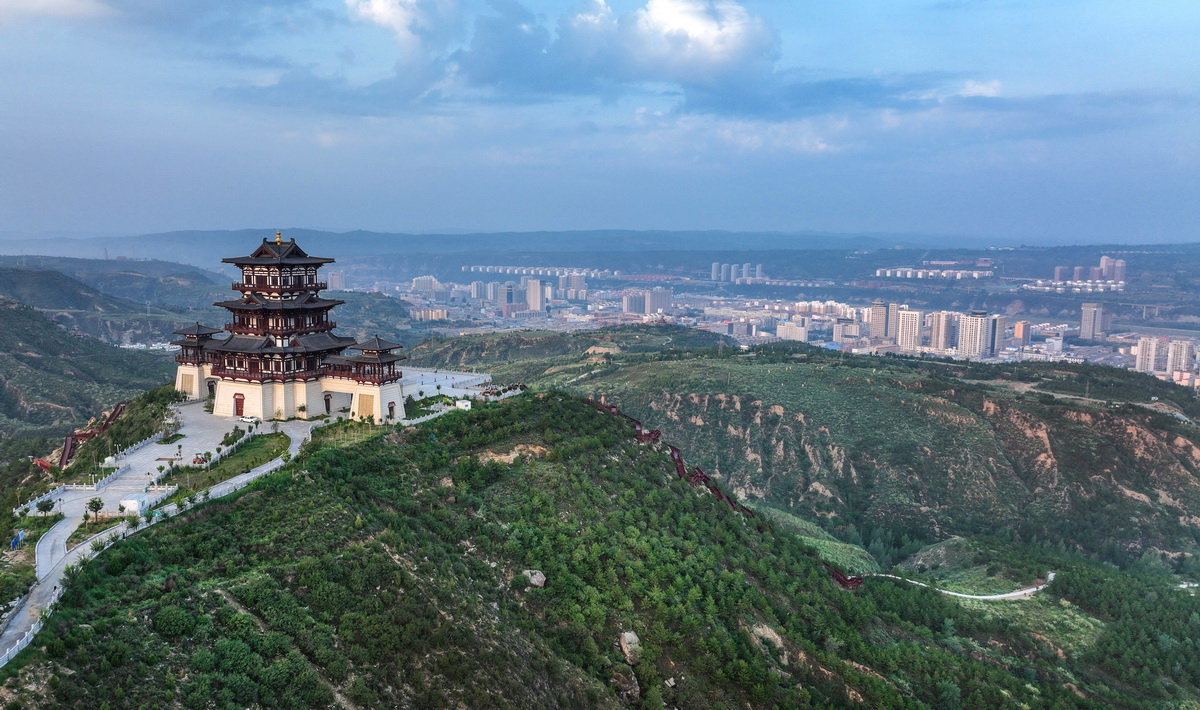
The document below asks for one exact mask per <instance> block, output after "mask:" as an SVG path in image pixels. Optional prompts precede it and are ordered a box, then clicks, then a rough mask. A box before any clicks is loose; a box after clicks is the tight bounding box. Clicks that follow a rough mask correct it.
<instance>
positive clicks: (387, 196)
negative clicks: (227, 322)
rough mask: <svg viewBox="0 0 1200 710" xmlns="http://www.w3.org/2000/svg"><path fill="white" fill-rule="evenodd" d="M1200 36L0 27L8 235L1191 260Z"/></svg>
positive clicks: (406, 4)
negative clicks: (653, 234)
mask: <svg viewBox="0 0 1200 710" xmlns="http://www.w3.org/2000/svg"><path fill="white" fill-rule="evenodd" d="M1198 34H1200V6H1196V5H1194V4H1188V3H1148V4H1146V3H1138V4H1134V3H1123V2H1113V1H1112V0H1107V1H1103V0H1102V1H1099V2H1088V3H1084V2H1079V1H1074V2H1072V1H1067V2H1060V3H1049V4H1045V3H1043V4H1032V5H1031V4H1023V3H984V2H969V1H965V0H922V1H920V2H917V1H915V0H902V1H900V2H895V3H886V4H867V5H861V4H860V5H855V4H843V3H814V2H798V3H768V2H764V1H763V0H577V1H576V0H573V1H572V2H569V3H562V2H557V3H556V2H549V0H512V1H508V2H503V3H500V2H486V1H485V0H313V1H312V2H308V3H283V2H273V3H222V2H217V3H201V2H174V3H138V2H133V1H132V0H38V1H34V0H0V62H2V63H3V66H4V67H5V80H4V82H3V83H2V85H0V121H2V122H3V125H4V126H5V129H6V130H5V131H3V132H0V160H2V161H3V164H4V165H5V170H4V172H3V174H2V175H0V232H18V233H39V232H61V231H68V232H84V233H104V234H143V233H152V232H160V231H169V230H176V229H240V228H244V227H249V226H254V225H262V224H268V225H270V224H277V225H283V226H286V225H304V226H306V227H310V228H313V229H327V230H333V231H347V230H353V229H365V230H375V231H397V232H420V231H454V230H464V231H505V230H573V229H607V228H612V229H639V230H644V229H671V230H705V229H714V230H768V231H784V232H794V231H802V230H817V231H829V232H839V233H856V232H857V233H861V232H876V233H889V234H899V233H910V234H914V233H915V234H929V235H963V236H966V237H974V238H979V239H993V240H996V241H998V242H1004V243H1028V244H1034V243H1059V244H1061V243H1095V242H1122V243H1137V242H1180V241H1193V240H1195V239H1196V237H1197V233H1198V231H1200V204H1198V203H1197V201H1196V200H1195V198H1194V192H1195V186H1196V185H1197V184H1198V183H1200V180H1198V178H1200V123H1198V122H1197V121H1195V113H1196V108H1197V104H1198V103H1200V90H1198V89H1197V87H1200V45H1198V43H1196V42H1195V39H1194V38H1195V37H1196V36H1197V35H1198ZM1051 266H1053V265H1051Z"/></svg>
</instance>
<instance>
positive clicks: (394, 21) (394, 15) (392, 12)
mask: <svg viewBox="0 0 1200 710" xmlns="http://www.w3.org/2000/svg"><path fill="white" fill-rule="evenodd" d="M345 3H346V9H347V10H348V11H349V12H350V15H351V17H354V18H355V19H358V20H362V21H365V22H370V23H372V24H375V25H379V26H380V27H384V28H386V29H389V30H391V31H392V32H393V33H395V35H396V39H397V41H399V43H400V46H401V47H402V48H403V49H404V50H405V52H409V53H414V52H417V51H419V50H421V49H422V48H423V47H424V45H425V41H426V40H427V39H428V38H431V37H440V36H444V35H445V34H446V32H447V26H448V25H450V24H453V23H455V21H456V19H457V12H458V8H457V5H456V3H455V2H454V1H453V0H345Z"/></svg>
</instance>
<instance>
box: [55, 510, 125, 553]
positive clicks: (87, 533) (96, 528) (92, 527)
mask: <svg viewBox="0 0 1200 710" xmlns="http://www.w3.org/2000/svg"><path fill="white" fill-rule="evenodd" d="M121 522H122V519H121V518H120V517H118V516H116V515H114V516H112V517H111V518H102V519H100V520H95V519H92V520H89V521H87V522H86V523H84V524H83V525H80V526H79V527H78V528H75V532H73V533H71V537H69V538H67V549H68V550H70V549H71V548H73V547H75V546H76V545H79V544H80V543H82V542H83V541H84V540H87V539H88V538H89V537H91V536H93V535H95V534H97V533H102V532H104V531H105V530H108V529H109V528H111V527H115V526H117V525H120V524H121Z"/></svg>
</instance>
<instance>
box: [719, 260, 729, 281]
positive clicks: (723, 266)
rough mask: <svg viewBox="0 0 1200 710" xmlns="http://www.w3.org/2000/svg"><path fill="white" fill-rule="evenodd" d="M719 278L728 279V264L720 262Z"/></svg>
mask: <svg viewBox="0 0 1200 710" xmlns="http://www.w3.org/2000/svg"><path fill="white" fill-rule="evenodd" d="M721 280H722V281H728V280H729V264H721Z"/></svg>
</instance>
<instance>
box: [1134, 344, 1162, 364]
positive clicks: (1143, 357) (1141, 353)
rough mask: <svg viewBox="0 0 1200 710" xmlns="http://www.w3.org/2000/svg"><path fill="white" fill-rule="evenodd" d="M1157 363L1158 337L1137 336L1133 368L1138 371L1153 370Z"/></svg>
mask: <svg viewBox="0 0 1200 710" xmlns="http://www.w3.org/2000/svg"><path fill="white" fill-rule="evenodd" d="M1157 364H1158V338H1151V337H1146V338H1138V352H1137V362H1136V363H1134V367H1133V369H1135V370H1137V371H1138V372H1154V370H1155V366H1156V365H1157Z"/></svg>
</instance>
